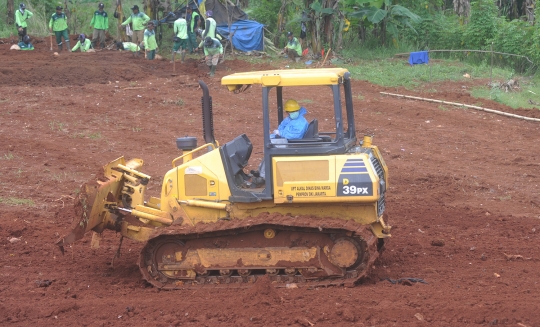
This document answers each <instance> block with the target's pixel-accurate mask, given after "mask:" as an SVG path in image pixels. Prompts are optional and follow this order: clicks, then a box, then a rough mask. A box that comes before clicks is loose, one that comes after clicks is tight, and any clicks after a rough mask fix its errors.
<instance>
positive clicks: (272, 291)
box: [242, 275, 281, 307]
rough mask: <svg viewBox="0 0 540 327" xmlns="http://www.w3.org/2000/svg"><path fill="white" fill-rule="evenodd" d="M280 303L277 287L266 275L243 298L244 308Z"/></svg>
mask: <svg viewBox="0 0 540 327" xmlns="http://www.w3.org/2000/svg"><path fill="white" fill-rule="evenodd" d="M280 303H281V297H280V296H279V294H278V292H277V291H276V288H275V286H274V285H273V284H272V282H271V281H270V279H269V278H268V276H266V275H265V276H262V277H260V278H258V279H257V280H256V281H255V283H254V284H253V286H251V287H250V288H249V290H248V291H247V292H246V293H245V294H244V296H243V298H242V304H243V305H244V306H251V307H253V306H259V305H274V304H280Z"/></svg>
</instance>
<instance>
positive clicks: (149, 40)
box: [143, 20, 158, 60]
mask: <svg viewBox="0 0 540 327" xmlns="http://www.w3.org/2000/svg"><path fill="white" fill-rule="evenodd" d="M155 24H156V23H155V22H154V21H153V20H151V21H149V22H148V24H146V30H145V31H144V41H143V42H144V48H145V49H146V59H148V60H154V58H155V57H156V51H157V49H158V46H157V42H156V31H154V28H155Z"/></svg>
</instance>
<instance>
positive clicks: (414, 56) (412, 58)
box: [409, 51, 429, 66]
mask: <svg viewBox="0 0 540 327" xmlns="http://www.w3.org/2000/svg"><path fill="white" fill-rule="evenodd" d="M427 63H429V55H428V52H427V51H418V52H411V53H410V55H409V64H410V65H411V66H412V65H418V64H427Z"/></svg>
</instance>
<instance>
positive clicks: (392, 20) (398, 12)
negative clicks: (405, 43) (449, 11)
mask: <svg viewBox="0 0 540 327" xmlns="http://www.w3.org/2000/svg"><path fill="white" fill-rule="evenodd" d="M351 16H352V17H357V18H360V19H362V20H367V21H368V22H369V23H371V24H373V25H374V26H375V27H378V28H379V37H380V44H381V45H385V44H386V34H387V33H388V34H390V35H391V36H392V38H393V39H394V40H397V39H398V38H399V30H400V29H403V28H410V29H412V30H413V31H414V30H415V29H414V27H413V25H412V24H411V23H419V22H420V21H421V20H422V19H421V18H420V16H418V15H417V14H415V13H413V12H411V11H410V10H409V9H407V8H405V7H403V6H400V5H393V4H392V0H384V4H383V6H382V7H380V8H377V7H374V6H370V7H364V8H362V9H360V10H358V11H355V12H353V13H352V14H351Z"/></svg>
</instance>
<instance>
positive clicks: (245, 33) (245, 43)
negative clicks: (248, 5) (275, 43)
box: [217, 20, 264, 52]
mask: <svg viewBox="0 0 540 327" xmlns="http://www.w3.org/2000/svg"><path fill="white" fill-rule="evenodd" d="M263 26H264V25H263V24H261V23H258V22H256V21H254V20H237V21H235V22H234V23H232V24H231V30H230V33H234V35H233V39H232V44H233V46H234V47H235V48H236V49H238V50H240V51H244V52H248V51H253V50H258V51H263V46H264V39H263V37H264V32H263ZM217 30H218V33H219V34H221V35H223V36H225V37H226V38H229V26H228V25H218V26H217Z"/></svg>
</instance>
